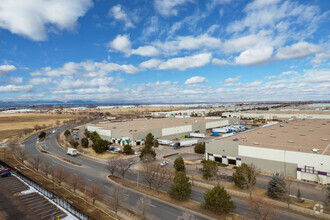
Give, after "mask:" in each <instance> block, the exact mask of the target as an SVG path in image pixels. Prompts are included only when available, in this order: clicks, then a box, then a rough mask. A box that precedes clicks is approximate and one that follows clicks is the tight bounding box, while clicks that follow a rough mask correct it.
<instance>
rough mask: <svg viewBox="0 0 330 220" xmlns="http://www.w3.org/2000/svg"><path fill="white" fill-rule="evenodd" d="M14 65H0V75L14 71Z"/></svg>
mask: <svg viewBox="0 0 330 220" xmlns="http://www.w3.org/2000/svg"><path fill="white" fill-rule="evenodd" d="M15 70H16V67H15V66H14V65H7V64H5V65H0V76H8V75H9V74H8V72H10V71H15Z"/></svg>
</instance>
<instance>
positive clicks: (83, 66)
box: [31, 61, 140, 77]
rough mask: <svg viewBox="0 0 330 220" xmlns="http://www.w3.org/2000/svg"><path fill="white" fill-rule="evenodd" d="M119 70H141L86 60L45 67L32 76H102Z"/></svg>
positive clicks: (135, 71) (124, 65) (131, 72)
mask: <svg viewBox="0 0 330 220" xmlns="http://www.w3.org/2000/svg"><path fill="white" fill-rule="evenodd" d="M114 71H119V72H124V73H128V74H134V73H138V72H139V71H140V70H139V69H138V68H136V67H135V66H133V65H126V64H123V65H120V64H117V63H109V62H105V61H104V62H92V61H85V62H80V63H75V62H68V63H65V64H64V65H63V67H60V68H57V69H53V68H51V67H44V68H42V69H40V70H38V71H36V72H33V73H31V75H32V76H50V77H59V76H63V75H64V76H70V75H84V76H88V77H95V76H98V77H101V76H105V75H107V74H108V73H111V72H114Z"/></svg>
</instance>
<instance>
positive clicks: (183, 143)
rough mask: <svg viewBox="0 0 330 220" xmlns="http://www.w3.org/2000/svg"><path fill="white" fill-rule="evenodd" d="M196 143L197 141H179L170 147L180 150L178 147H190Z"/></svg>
mask: <svg viewBox="0 0 330 220" xmlns="http://www.w3.org/2000/svg"><path fill="white" fill-rule="evenodd" d="M197 143H198V140H189V141H179V142H176V143H173V144H171V146H173V148H180V147H185V146H192V145H194V144H197Z"/></svg>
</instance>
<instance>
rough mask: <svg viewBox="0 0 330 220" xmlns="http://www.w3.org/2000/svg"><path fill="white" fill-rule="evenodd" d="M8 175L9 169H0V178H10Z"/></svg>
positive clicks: (9, 173)
mask: <svg viewBox="0 0 330 220" xmlns="http://www.w3.org/2000/svg"><path fill="white" fill-rule="evenodd" d="M10 175H11V172H10V169H7V168H4V167H0V176H1V177H5V176H10Z"/></svg>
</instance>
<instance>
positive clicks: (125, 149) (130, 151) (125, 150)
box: [123, 144, 135, 154]
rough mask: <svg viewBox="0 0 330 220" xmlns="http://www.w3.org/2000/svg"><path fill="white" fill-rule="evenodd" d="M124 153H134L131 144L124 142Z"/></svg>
mask: <svg viewBox="0 0 330 220" xmlns="http://www.w3.org/2000/svg"><path fill="white" fill-rule="evenodd" d="M123 151H124V153H125V154H134V152H135V151H134V149H132V146H131V145H129V144H126V145H125V146H124V150H123Z"/></svg>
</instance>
